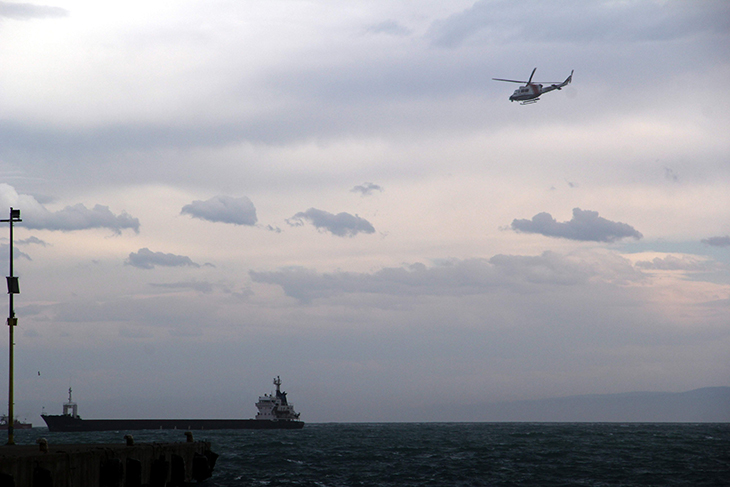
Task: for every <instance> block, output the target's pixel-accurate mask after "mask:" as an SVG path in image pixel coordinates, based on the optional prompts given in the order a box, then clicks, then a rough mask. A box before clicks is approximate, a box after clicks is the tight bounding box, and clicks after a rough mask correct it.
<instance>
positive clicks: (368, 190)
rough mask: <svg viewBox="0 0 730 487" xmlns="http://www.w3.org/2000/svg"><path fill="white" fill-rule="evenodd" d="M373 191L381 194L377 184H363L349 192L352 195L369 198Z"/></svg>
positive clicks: (381, 189)
mask: <svg viewBox="0 0 730 487" xmlns="http://www.w3.org/2000/svg"><path fill="white" fill-rule="evenodd" d="M373 191H380V192H381V193H382V192H383V188H382V187H380V186H379V185H377V184H374V183H368V182H365V183H362V184H359V185H357V186H355V187H354V188H352V189H351V190H350V192H352V193H360V195H361V196H370V195H371V194H373Z"/></svg>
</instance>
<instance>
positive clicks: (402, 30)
mask: <svg viewBox="0 0 730 487" xmlns="http://www.w3.org/2000/svg"><path fill="white" fill-rule="evenodd" d="M367 32H369V33H371V34H388V35H392V36H407V35H409V34H410V33H411V30H410V29H408V28H407V27H404V26H403V25H401V24H399V23H398V22H396V21H395V20H385V21H383V22H380V23H377V24H374V25H371V26H369V27H368V28H367Z"/></svg>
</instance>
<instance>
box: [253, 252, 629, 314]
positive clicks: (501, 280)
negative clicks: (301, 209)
mask: <svg viewBox="0 0 730 487" xmlns="http://www.w3.org/2000/svg"><path fill="white" fill-rule="evenodd" d="M250 276H251V279H252V280H253V281H254V282H259V283H266V284H275V285H279V286H281V287H282V289H283V290H284V293H285V294H286V295H287V296H290V297H292V298H295V299H298V300H299V301H301V302H303V303H309V302H311V301H313V300H314V299H319V298H329V297H332V296H336V295H341V294H348V293H363V294H379V295H389V296H391V297H398V296H401V297H402V296H468V295H478V294H485V293H491V292H498V291H499V290H512V291H517V292H532V291H534V288H535V287H539V286H544V285H547V286H551V287H554V286H555V285H561V286H573V285H582V284H586V283H588V282H589V281H590V280H592V279H595V278H596V277H597V276H601V279H602V280H604V281H609V282H616V283H625V282H629V281H636V280H640V279H641V278H642V275H641V274H640V273H639V272H637V271H636V270H635V269H634V268H633V267H632V266H631V264H630V262H629V261H627V260H626V259H624V258H607V257H606V256H602V257H601V258H600V259H598V260H595V259H593V260H592V259H588V258H573V257H569V256H564V255H560V254H557V253H554V252H545V253H543V254H542V255H538V256H520V255H495V256H494V257H492V258H491V259H466V260H453V261H447V262H442V263H439V264H437V265H434V266H432V267H427V266H426V265H424V264H421V263H416V264H411V265H408V266H404V267H389V268H384V269H381V270H379V271H376V272H373V273H354V272H333V273H318V272H316V271H314V270H311V269H305V268H302V267H291V268H286V269H282V270H279V271H273V272H254V271H251V272H250Z"/></svg>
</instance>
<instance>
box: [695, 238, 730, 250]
mask: <svg viewBox="0 0 730 487" xmlns="http://www.w3.org/2000/svg"><path fill="white" fill-rule="evenodd" d="M702 243H703V244H706V245H711V246H713V247H730V235H725V236H724V237H710V238H704V239H702Z"/></svg>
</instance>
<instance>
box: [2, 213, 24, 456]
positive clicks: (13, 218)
mask: <svg viewBox="0 0 730 487" xmlns="http://www.w3.org/2000/svg"><path fill="white" fill-rule="evenodd" d="M19 221H22V220H21V219H20V210H14V209H13V208H12V207H11V208H10V218H9V219H7V220H0V222H8V223H10V269H9V270H10V276H8V297H9V310H8V337H9V340H8V342H9V344H8V347H9V351H8V361H9V366H8V375H9V378H8V379H9V380H8V443H7V444H8V445H14V444H15V437H14V433H15V415H14V411H13V406H14V402H15V401H14V398H13V389H14V388H13V376H14V375H15V374H14V360H13V345H14V343H13V341H14V337H13V335H14V333H13V332H14V330H15V326H16V325H17V324H18V318H16V317H15V307H14V306H13V295H14V294H16V293H19V292H20V288H19V286H18V280H17V278H16V277H15V276H14V275H13V222H19Z"/></svg>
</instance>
